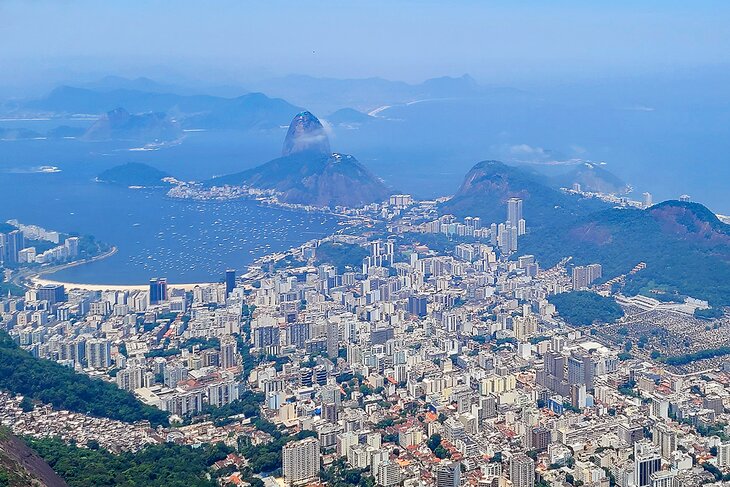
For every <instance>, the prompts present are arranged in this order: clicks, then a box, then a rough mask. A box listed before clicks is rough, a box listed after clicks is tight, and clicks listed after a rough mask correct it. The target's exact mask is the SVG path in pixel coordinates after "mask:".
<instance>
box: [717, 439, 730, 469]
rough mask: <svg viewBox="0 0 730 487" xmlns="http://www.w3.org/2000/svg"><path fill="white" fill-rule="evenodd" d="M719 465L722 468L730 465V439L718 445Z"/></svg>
mask: <svg viewBox="0 0 730 487" xmlns="http://www.w3.org/2000/svg"><path fill="white" fill-rule="evenodd" d="M717 466H718V467H720V468H723V467H730V441H726V442H725V443H720V444H719V445H718V446H717Z"/></svg>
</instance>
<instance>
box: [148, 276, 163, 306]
mask: <svg viewBox="0 0 730 487" xmlns="http://www.w3.org/2000/svg"><path fill="white" fill-rule="evenodd" d="M162 301H167V278H165V277H155V278H153V279H150V304H158V303H160V302H162Z"/></svg>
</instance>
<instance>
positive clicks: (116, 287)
mask: <svg viewBox="0 0 730 487" xmlns="http://www.w3.org/2000/svg"><path fill="white" fill-rule="evenodd" d="M117 251H118V249H117V246H116V245H114V246H112V248H111V249H109V250H108V251H106V252H104V253H102V254H99V255H95V256H94V257H91V258H89V259H85V260H77V261H73V262H68V263H66V264H60V265H57V266H53V267H50V268H48V269H41V270H39V271H38V272H35V273H32V274H30V275H28V276H25V277H23V278H21V281H26V282H27V283H28V284H29V285H30V286H32V287H37V286H43V285H46V284H61V285H63V286H64V287H65V288H66V289H80V290H83V291H146V290H148V289H149V285H148V284H88V283H79V282H66V281H59V280H56V279H46V278H43V277H41V276H43V275H46V274H51V275H52V274H54V273H56V272H59V271H62V270H64V269H68V268H71V267H76V266H80V265H84V264H90V263H92V262H96V261H99V260H103V259H106V258H108V257H111V256H112V255H114V254H116V253H117ZM211 284H215V283H213V282H198V283H182V284H174V283H168V287H170V288H171V289H183V290H185V291H192V290H193V289H194V288H195V286H209V285H211Z"/></svg>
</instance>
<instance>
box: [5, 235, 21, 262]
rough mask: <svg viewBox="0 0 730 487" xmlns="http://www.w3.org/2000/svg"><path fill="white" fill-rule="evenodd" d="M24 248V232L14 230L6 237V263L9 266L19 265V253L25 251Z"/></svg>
mask: <svg viewBox="0 0 730 487" xmlns="http://www.w3.org/2000/svg"><path fill="white" fill-rule="evenodd" d="M23 247H25V239H24V238H23V232H21V231H20V230H13V231H12V232H10V233H8V234H7V236H6V237H5V262H7V263H8V264H17V263H18V252H20V251H21V250H23Z"/></svg>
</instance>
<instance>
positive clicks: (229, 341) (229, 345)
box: [220, 335, 238, 369]
mask: <svg viewBox="0 0 730 487" xmlns="http://www.w3.org/2000/svg"><path fill="white" fill-rule="evenodd" d="M236 347H237V345H236V339H235V338H233V337H232V336H230V335H228V336H224V337H223V338H221V353H220V365H221V367H222V368H224V369H229V368H231V367H235V366H236V365H238V360H237V356H236Z"/></svg>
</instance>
